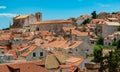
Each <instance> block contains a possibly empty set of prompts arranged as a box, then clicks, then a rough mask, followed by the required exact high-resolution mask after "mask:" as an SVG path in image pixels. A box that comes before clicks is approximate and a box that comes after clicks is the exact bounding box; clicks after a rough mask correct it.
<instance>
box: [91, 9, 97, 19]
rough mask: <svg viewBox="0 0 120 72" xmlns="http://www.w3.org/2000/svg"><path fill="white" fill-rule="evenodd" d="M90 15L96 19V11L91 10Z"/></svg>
mask: <svg viewBox="0 0 120 72" xmlns="http://www.w3.org/2000/svg"><path fill="white" fill-rule="evenodd" d="M91 15H92V18H93V19H96V18H97V14H96V11H93V12H92V13H91Z"/></svg>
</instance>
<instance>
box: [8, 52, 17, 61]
mask: <svg viewBox="0 0 120 72" xmlns="http://www.w3.org/2000/svg"><path fill="white" fill-rule="evenodd" d="M7 53H8V54H13V56H14V59H15V60H17V58H18V55H17V51H16V50H9V51H8V52H7Z"/></svg>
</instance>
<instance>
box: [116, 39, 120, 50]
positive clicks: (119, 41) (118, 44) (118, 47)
mask: <svg viewBox="0 0 120 72" xmlns="http://www.w3.org/2000/svg"><path fill="white" fill-rule="evenodd" d="M117 49H120V39H119V40H118V42H117Z"/></svg>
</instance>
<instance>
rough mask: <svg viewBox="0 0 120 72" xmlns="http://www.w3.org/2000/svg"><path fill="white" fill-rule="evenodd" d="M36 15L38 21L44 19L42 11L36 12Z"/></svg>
mask: <svg viewBox="0 0 120 72" xmlns="http://www.w3.org/2000/svg"><path fill="white" fill-rule="evenodd" d="M35 16H36V18H37V21H41V20H42V13H40V12H37V13H36V14H35Z"/></svg>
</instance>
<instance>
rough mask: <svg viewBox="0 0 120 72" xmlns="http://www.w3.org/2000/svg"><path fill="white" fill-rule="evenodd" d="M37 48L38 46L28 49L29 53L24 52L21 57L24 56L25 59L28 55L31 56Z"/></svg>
mask: <svg viewBox="0 0 120 72" xmlns="http://www.w3.org/2000/svg"><path fill="white" fill-rule="evenodd" d="M36 48H37V46H36V45H32V46H30V48H29V49H28V51H27V52H24V53H23V54H21V56H23V57H25V56H27V55H28V54H30V53H31V52H32V51H33V50H35V49H36Z"/></svg>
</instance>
